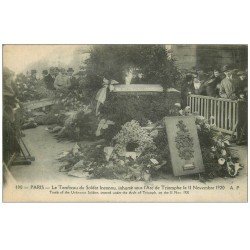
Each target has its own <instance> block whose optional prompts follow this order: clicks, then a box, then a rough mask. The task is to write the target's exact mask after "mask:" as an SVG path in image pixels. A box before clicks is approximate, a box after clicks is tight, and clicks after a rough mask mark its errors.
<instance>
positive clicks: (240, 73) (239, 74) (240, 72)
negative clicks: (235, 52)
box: [237, 71, 246, 76]
mask: <svg viewBox="0 0 250 250" xmlns="http://www.w3.org/2000/svg"><path fill="white" fill-rule="evenodd" d="M244 75H246V72H245V71H239V72H238V73H237V76H244Z"/></svg>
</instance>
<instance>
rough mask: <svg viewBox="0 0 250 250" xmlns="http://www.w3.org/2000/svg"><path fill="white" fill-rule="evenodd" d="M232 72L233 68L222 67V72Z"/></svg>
mask: <svg viewBox="0 0 250 250" xmlns="http://www.w3.org/2000/svg"><path fill="white" fill-rule="evenodd" d="M230 70H231V68H230V67H229V66H228V65H224V66H223V67H222V72H227V71H230Z"/></svg>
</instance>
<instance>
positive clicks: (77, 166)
mask: <svg viewBox="0 0 250 250" xmlns="http://www.w3.org/2000/svg"><path fill="white" fill-rule="evenodd" d="M2 52H3V81H2V90H3V91H2V97H3V103H2V105H3V201H4V202H247V181H248V163H247V151H248V147H247V144H248V142H247V134H248V108H247V106H248V45H245V44H94V45H91V44H75V45H72V44H68V45H67V44H65V45H62V44H60V45H59V44H40V45H37V44H36V45H32V44H26V45H24V44H22V45H21V44H20V45H19V44H4V45H3V46H2Z"/></svg>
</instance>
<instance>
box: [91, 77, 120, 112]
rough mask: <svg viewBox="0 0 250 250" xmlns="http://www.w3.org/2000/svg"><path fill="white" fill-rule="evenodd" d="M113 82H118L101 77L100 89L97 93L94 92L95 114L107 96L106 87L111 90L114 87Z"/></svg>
mask: <svg viewBox="0 0 250 250" xmlns="http://www.w3.org/2000/svg"><path fill="white" fill-rule="evenodd" d="M114 84H118V82H117V81H115V80H107V79H106V78H104V79H103V86H102V88H101V89H99V90H98V92H97V94H96V97H95V99H96V101H97V104H96V115H98V114H99V107H100V105H101V104H104V102H105V101H106V97H107V89H109V90H111V91H112V90H113V89H114V86H113V85H114Z"/></svg>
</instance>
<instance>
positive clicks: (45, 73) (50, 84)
mask: <svg viewBox="0 0 250 250" xmlns="http://www.w3.org/2000/svg"><path fill="white" fill-rule="evenodd" d="M42 74H43V81H44V83H45V85H46V87H47V89H49V90H54V89H55V87H54V79H53V77H52V76H51V74H49V72H48V70H46V69H45V70H43V72H42Z"/></svg>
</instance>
